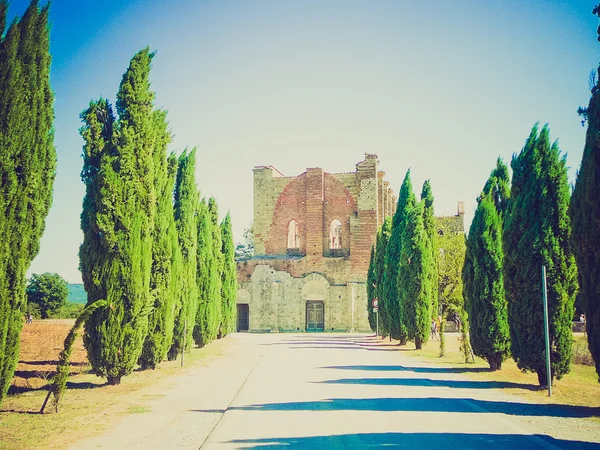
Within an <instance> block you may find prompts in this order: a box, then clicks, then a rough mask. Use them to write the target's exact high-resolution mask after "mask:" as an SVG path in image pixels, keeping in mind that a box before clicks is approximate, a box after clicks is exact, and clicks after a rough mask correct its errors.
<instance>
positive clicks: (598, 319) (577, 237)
mask: <svg viewBox="0 0 600 450" xmlns="http://www.w3.org/2000/svg"><path fill="white" fill-rule="evenodd" d="M593 14H594V15H598V16H600V5H598V6H596V7H595V8H594V11H593ZM598 40H600V37H599V38H598ZM598 73H600V69H599V70H598ZM599 86H600V80H599V79H598V78H596V80H595V86H594V87H593V88H592V97H591V98H590V102H589V104H588V107H587V108H586V109H585V110H582V111H581V112H582V113H583V114H584V116H585V118H586V119H587V124H588V128H587V132H586V138H585V147H584V149H583V158H582V160H581V167H580V168H579V173H578V174H577V181H576V182H575V189H574V191H573V197H572V199H571V207H570V210H569V213H570V216H571V220H572V224H573V234H572V240H573V253H574V255H575V259H576V261H577V268H578V277H579V286H580V289H581V290H580V292H579V295H580V299H581V302H582V307H583V312H584V313H585V316H586V330H587V339H588V347H589V349H590V353H591V354H592V357H593V358H594V362H595V365H596V373H597V374H598V381H600V283H598V279H599V278H600V203H599V200H598V199H600V142H599V141H598V133H599V132H600V106H599V105H600V87H599Z"/></svg>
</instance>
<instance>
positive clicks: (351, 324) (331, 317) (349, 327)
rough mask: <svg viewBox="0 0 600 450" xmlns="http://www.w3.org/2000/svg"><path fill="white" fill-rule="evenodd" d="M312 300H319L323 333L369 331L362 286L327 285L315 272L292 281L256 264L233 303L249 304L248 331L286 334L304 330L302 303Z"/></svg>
mask: <svg viewBox="0 0 600 450" xmlns="http://www.w3.org/2000/svg"><path fill="white" fill-rule="evenodd" d="M314 300H321V301H323V304H324V313H325V317H324V327H325V331H330V332H331V331H336V332H347V331H364V332H367V331H370V328H369V321H368V318H367V306H366V305H367V290H366V285H365V284H364V283H348V284H346V285H336V284H331V283H330V282H329V281H328V280H327V279H326V278H325V277H324V276H322V275H321V274H318V273H311V274H308V275H306V276H304V277H301V278H296V277H292V276H291V275H290V274H289V273H287V272H284V271H279V270H276V269H275V268H273V267H272V266H271V265H269V264H258V265H256V266H254V270H253V273H252V275H251V277H250V281H247V282H244V283H241V284H240V286H239V291H238V299H237V302H238V303H245V304H248V305H249V313H250V331H262V332H290V331H304V330H305V328H306V302H307V301H314Z"/></svg>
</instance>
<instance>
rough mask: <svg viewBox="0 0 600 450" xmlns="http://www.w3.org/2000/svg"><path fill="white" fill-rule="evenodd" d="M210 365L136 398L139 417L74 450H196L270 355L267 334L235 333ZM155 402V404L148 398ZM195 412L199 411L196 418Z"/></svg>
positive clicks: (77, 444)
mask: <svg viewBox="0 0 600 450" xmlns="http://www.w3.org/2000/svg"><path fill="white" fill-rule="evenodd" d="M226 340H227V341H228V342H224V343H222V342H215V343H214V344H211V345H221V346H222V348H223V350H222V351H223V354H222V355H221V356H216V357H215V358H213V359H212V360H211V362H210V364H209V365H207V366H206V367H205V366H196V367H194V368H190V369H185V370H184V371H183V373H182V374H181V375H176V376H173V377H170V378H168V379H166V380H163V381H161V382H160V383H158V384H155V385H153V386H151V387H150V388H148V389H145V390H143V391H141V392H140V393H138V394H137V395H138V397H140V398H146V399H148V398H150V399H151V400H148V401H146V402H145V404H144V407H143V412H140V413H139V414H132V415H128V416H125V417H123V419H122V420H121V421H120V422H119V424H118V425H117V426H116V427H115V428H114V429H112V430H110V431H109V432H107V433H105V434H102V435H100V436H96V437H94V438H91V439H87V440H84V441H80V442H78V443H76V444H74V445H73V446H71V447H70V448H72V449H99V448H107V449H125V448H127V449H170V448H177V449H198V448H199V447H200V445H201V444H202V442H204V440H205V439H206V437H207V436H208V434H209V433H210V432H211V430H212V429H213V428H214V426H215V424H216V423H217V422H218V421H219V419H220V418H221V416H222V415H223V413H224V412H225V410H226V409H227V407H228V406H229V403H230V402H231V400H232V399H233V398H234V397H235V395H236V394H237V392H238V390H239V389H240V387H241V386H242V385H243V383H244V381H245V380H246V378H247V377H248V375H249V374H250V372H251V371H252V369H253V368H254V367H255V366H256V364H257V363H258V361H260V359H261V357H262V356H263V354H264V353H265V352H266V351H267V350H268V348H269V347H268V343H269V342H270V341H272V340H273V339H272V338H269V336H268V335H251V334H244V335H239V334H234V335H232V336H231V337H228V338H226ZM152 398H153V399H152ZM199 411H203V412H202V413H200V412H199Z"/></svg>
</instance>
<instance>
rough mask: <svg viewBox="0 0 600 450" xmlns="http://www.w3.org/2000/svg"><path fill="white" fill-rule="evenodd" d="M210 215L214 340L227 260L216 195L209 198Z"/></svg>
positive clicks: (210, 311)
mask: <svg viewBox="0 0 600 450" xmlns="http://www.w3.org/2000/svg"><path fill="white" fill-rule="evenodd" d="M208 215H209V218H210V222H211V231H212V236H211V237H212V239H211V241H212V253H213V260H212V264H211V265H210V266H209V268H208V269H209V280H210V291H209V303H208V312H207V317H208V339H209V341H212V340H214V339H216V338H217V336H218V333H219V326H220V324H221V318H222V316H223V299H222V297H221V284H222V283H221V274H222V273H223V266H224V264H225V260H224V257H223V253H222V246H223V244H222V239H221V227H220V226H219V208H218V205H217V201H216V200H215V199H214V197H211V198H209V199H208Z"/></svg>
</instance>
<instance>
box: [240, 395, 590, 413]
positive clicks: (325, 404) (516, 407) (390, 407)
mask: <svg viewBox="0 0 600 450" xmlns="http://www.w3.org/2000/svg"><path fill="white" fill-rule="evenodd" d="M229 409H230V410H243V411H419V412H426V411H429V412H453V413H502V414H507V415H512V416H547V417H579V418H583V417H600V408H593V407H588V406H571V405H555V404H534V403H519V402H501V401H488V400H476V399H471V398H436V397H430V398H388V397H384V398H364V399H363V398H330V399H326V400H319V401H307V402H287V403H265V404H255V405H247V406H233V407H230V408H229Z"/></svg>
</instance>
